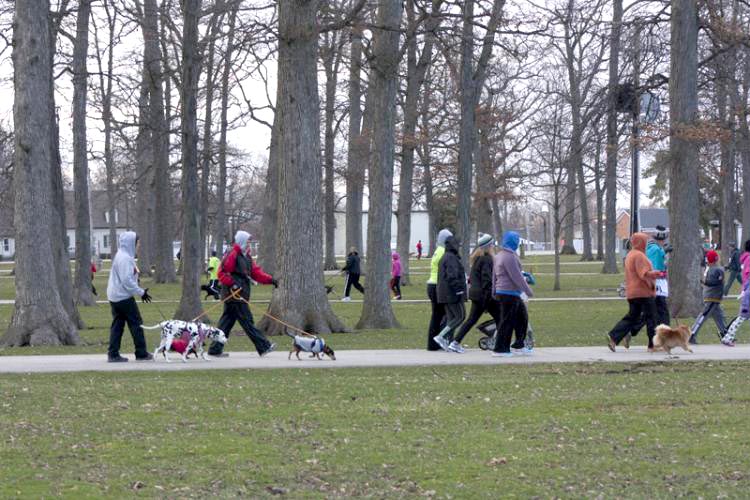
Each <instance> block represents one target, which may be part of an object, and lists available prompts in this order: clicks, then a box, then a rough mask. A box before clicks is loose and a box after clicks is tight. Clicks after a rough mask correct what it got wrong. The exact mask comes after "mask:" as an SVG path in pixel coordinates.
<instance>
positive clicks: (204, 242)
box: [200, 3, 223, 262]
mask: <svg viewBox="0 0 750 500" xmlns="http://www.w3.org/2000/svg"><path fill="white" fill-rule="evenodd" d="M218 5H220V6H222V7H223V3H220V4H218ZM217 26H218V17H217V16H216V14H214V17H213V18H212V19H211V28H210V34H209V35H208V36H209V40H208V55H207V57H206V65H205V66H206V114H205V118H204V120H203V147H202V155H201V194H200V198H201V205H200V206H201V237H200V241H201V262H206V260H207V259H208V255H207V253H206V251H207V250H208V238H209V233H208V208H209V199H208V187H209V180H210V177H211V162H212V160H213V148H214V138H213V133H212V130H213V127H212V126H213V108H214V88H215V87H216V79H215V76H214V75H215V73H214V71H215V68H214V54H215V52H216V36H217V33H216V27H217Z"/></svg>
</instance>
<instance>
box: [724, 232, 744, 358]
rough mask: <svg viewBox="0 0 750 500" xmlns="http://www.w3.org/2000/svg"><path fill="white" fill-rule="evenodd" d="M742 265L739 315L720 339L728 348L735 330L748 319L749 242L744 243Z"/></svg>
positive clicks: (735, 334)
mask: <svg viewBox="0 0 750 500" xmlns="http://www.w3.org/2000/svg"><path fill="white" fill-rule="evenodd" d="M740 263H741V264H742V292H741V293H740V313H739V314H738V315H737V317H736V318H734V319H733V320H732V322H731V323H730V324H729V327H728V328H727V333H726V335H724V338H722V339H721V343H722V344H724V345H727V346H730V347H733V346H734V341H735V339H736V338H737V330H738V329H739V328H740V326H742V323H744V322H745V321H747V320H749V319H750V240H747V241H746V242H745V251H744V252H742V256H741V257H740Z"/></svg>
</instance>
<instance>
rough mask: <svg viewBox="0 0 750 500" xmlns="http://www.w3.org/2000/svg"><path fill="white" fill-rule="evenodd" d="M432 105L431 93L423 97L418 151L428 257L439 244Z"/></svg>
mask: <svg viewBox="0 0 750 500" xmlns="http://www.w3.org/2000/svg"><path fill="white" fill-rule="evenodd" d="M430 103H431V93H430V92H429V91H427V92H425V93H424V94H423V95H422V106H421V109H420V111H419V116H420V120H421V122H422V123H421V125H420V131H421V136H422V137H423V139H422V145H421V146H422V147H420V148H419V149H418V150H417V151H418V152H419V159H420V160H421V162H422V166H423V168H424V173H423V182H424V204H425V209H426V210H427V221H428V222H427V224H428V227H429V235H430V241H429V243H428V245H427V247H428V252H427V255H428V256H430V255H432V254H433V253H434V252H435V248H436V244H437V233H438V228H437V214H436V213H435V201H434V197H433V185H432V166H431V165H432V150H431V147H430V137H431V135H430Z"/></svg>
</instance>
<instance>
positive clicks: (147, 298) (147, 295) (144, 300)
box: [141, 288, 151, 304]
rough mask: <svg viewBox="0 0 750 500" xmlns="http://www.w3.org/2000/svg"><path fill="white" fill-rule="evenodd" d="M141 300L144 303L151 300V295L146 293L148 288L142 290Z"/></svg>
mask: <svg viewBox="0 0 750 500" xmlns="http://www.w3.org/2000/svg"><path fill="white" fill-rule="evenodd" d="M141 300H142V301H143V302H144V303H146V304H148V303H149V302H151V295H149V294H148V288H146V289H145V290H143V295H141Z"/></svg>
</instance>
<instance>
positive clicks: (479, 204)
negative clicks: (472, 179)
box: [474, 126, 496, 234]
mask: <svg viewBox="0 0 750 500" xmlns="http://www.w3.org/2000/svg"><path fill="white" fill-rule="evenodd" d="M489 129H490V127H483V126H480V127H479V130H478V134H479V140H478V141H477V143H478V148H477V155H476V156H477V193H476V196H475V200H474V201H475V204H476V214H477V215H476V217H477V232H478V233H486V234H495V231H494V227H493V225H494V224H493V221H492V205H491V201H492V200H493V199H495V196H494V195H495V193H496V190H495V189H493V188H494V184H495V181H494V179H493V177H494V176H493V175H492V165H491V163H492V159H491V157H490V138H489V133H490V130H489Z"/></svg>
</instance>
